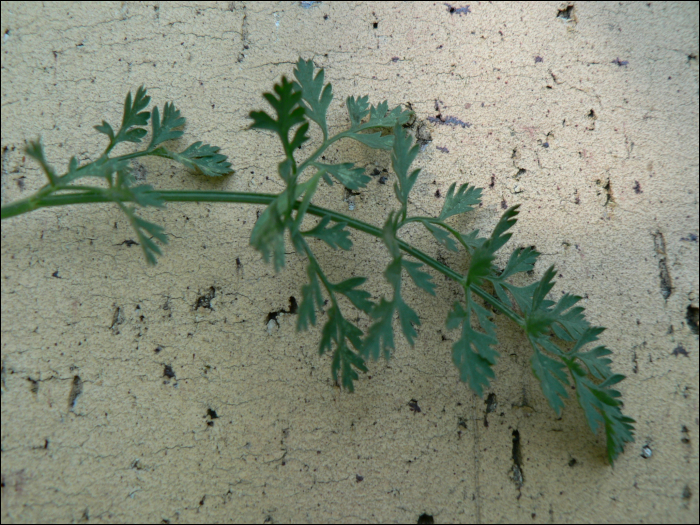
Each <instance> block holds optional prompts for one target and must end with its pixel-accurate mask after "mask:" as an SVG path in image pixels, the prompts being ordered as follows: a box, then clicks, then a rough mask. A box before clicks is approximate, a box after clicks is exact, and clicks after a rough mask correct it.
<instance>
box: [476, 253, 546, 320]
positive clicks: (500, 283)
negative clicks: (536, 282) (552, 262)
mask: <svg viewBox="0 0 700 525" xmlns="http://www.w3.org/2000/svg"><path fill="white" fill-rule="evenodd" d="M539 255H540V254H539V253H538V252H536V251H535V250H534V249H532V248H529V247H528V248H516V249H515V250H513V253H511V254H510V259H508V264H506V267H505V269H504V270H503V271H502V272H501V273H500V274H498V276H495V275H491V276H490V277H486V280H488V281H490V282H491V284H493V288H494V290H495V292H496V295H497V296H498V298H499V299H500V300H501V301H503V302H504V303H506V304H509V303H510V302H511V301H510V299H509V297H508V294H506V292H505V291H506V289H507V290H510V291H511V293H512V294H513V297H515V298H516V302H517V303H518V305H520V304H521V302H522V303H523V304H524V305H528V306H527V308H529V304H530V298H531V297H532V292H533V291H534V288H527V287H526V288H523V289H521V288H518V287H516V286H513V285H511V284H510V283H508V282H506V279H508V278H509V277H512V276H513V275H515V274H517V273H521V272H529V271H531V270H532V269H533V268H534V267H535V263H536V262H537V257H538V256H539ZM519 290H527V291H526V293H525V294H524V295H522V296H521V298H522V300H520V299H519V297H518V296H517V293H518V291H519ZM520 308H521V309H522V306H520ZM528 311H529V310H528Z"/></svg>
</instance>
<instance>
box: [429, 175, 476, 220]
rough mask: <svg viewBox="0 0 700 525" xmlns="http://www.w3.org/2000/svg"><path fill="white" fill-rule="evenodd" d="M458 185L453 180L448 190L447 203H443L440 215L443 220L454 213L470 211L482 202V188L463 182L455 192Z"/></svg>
mask: <svg viewBox="0 0 700 525" xmlns="http://www.w3.org/2000/svg"><path fill="white" fill-rule="evenodd" d="M456 185H457V183H456V182H453V183H452V186H450V189H449V190H447V195H446V196H445V204H443V205H442V211H441V212H440V217H438V218H439V219H440V220H441V221H444V220H445V219H447V218H448V217H452V216H453V215H458V214H460V213H465V212H467V211H470V210H472V209H473V208H474V206H477V205H478V204H479V203H480V202H481V191H482V190H481V188H476V187H474V186H469V184H462V185H461V186H460V187H459V190H458V191H457V193H456V194H455V192H454V191H455V186H456Z"/></svg>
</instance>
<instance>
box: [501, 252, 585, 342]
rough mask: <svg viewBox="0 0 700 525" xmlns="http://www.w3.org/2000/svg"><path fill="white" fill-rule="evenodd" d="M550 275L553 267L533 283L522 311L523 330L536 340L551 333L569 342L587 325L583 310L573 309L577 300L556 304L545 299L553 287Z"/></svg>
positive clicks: (568, 297)
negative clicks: (528, 302) (529, 301)
mask: <svg viewBox="0 0 700 525" xmlns="http://www.w3.org/2000/svg"><path fill="white" fill-rule="evenodd" d="M554 275H556V272H555V270H554V267H553V266H550V267H549V269H548V270H547V271H546V272H545V274H544V276H543V277H542V279H541V280H540V281H539V282H538V283H536V286H535V287H534V289H533V293H532V301H531V303H530V304H529V306H527V307H526V308H525V309H524V310H523V313H524V314H525V321H526V324H525V330H526V332H527V333H528V335H531V336H533V337H538V336H539V335H542V334H545V333H547V332H548V331H549V330H550V329H551V330H553V331H554V333H555V334H556V335H557V337H559V338H560V339H563V340H565V341H573V340H575V339H577V338H578V337H579V336H580V335H581V334H583V333H584V332H585V331H586V330H587V329H588V328H589V326H590V325H589V323H588V321H586V318H585V317H584V315H583V308H582V307H580V306H577V307H574V305H575V304H576V303H578V302H579V301H580V300H581V298H580V297H578V296H575V295H570V294H565V295H563V296H562V297H561V298H560V299H559V301H557V303H554V302H553V301H550V300H548V299H545V296H546V294H548V293H549V292H550V291H551V289H552V287H553V286H554V284H555V282H554V281H553V278H554ZM509 289H510V287H509Z"/></svg>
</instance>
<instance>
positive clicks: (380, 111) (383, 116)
mask: <svg viewBox="0 0 700 525" xmlns="http://www.w3.org/2000/svg"><path fill="white" fill-rule="evenodd" d="M412 114H413V112H412V111H410V110H406V111H402V110H401V106H396V107H395V108H394V109H392V110H391V111H389V102H388V101H386V100H385V101H384V102H380V103H379V104H377V106H376V107H375V106H372V107H370V110H369V121H368V122H367V126H368V127H370V128H388V129H391V128H393V127H395V126H396V125H399V126H403V125H404V124H406V122H408V121H409V120H410V118H411V115H412Z"/></svg>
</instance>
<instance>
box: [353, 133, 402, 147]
mask: <svg viewBox="0 0 700 525" xmlns="http://www.w3.org/2000/svg"><path fill="white" fill-rule="evenodd" d="M346 136H348V137H350V138H351V139H355V140H357V141H358V142H362V144H364V145H365V146H369V147H370V148H374V149H385V150H390V149H391V147H392V146H393V144H394V136H393V135H384V136H382V134H381V133H380V132H379V131H377V132H376V133H347V134H346Z"/></svg>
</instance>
